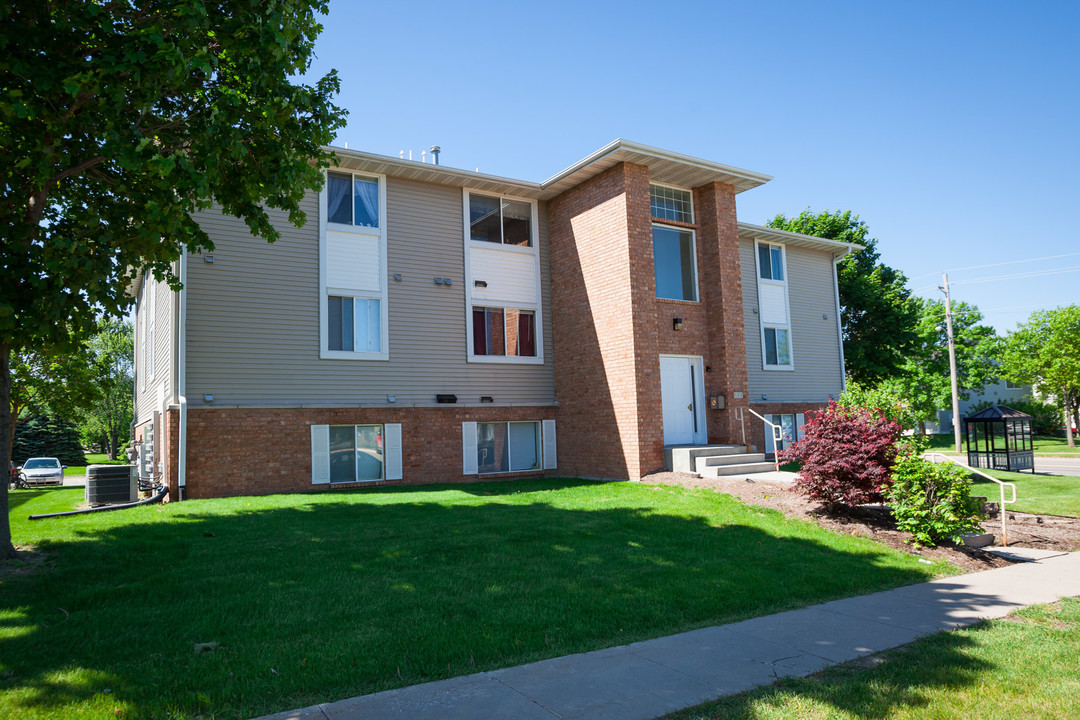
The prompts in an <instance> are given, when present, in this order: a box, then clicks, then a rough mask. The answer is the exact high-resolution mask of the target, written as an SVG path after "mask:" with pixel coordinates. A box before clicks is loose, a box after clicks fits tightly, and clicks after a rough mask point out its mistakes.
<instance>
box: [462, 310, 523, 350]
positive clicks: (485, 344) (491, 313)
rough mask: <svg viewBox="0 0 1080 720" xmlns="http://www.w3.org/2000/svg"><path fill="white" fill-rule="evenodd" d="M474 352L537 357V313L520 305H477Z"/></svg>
mask: <svg viewBox="0 0 1080 720" xmlns="http://www.w3.org/2000/svg"><path fill="white" fill-rule="evenodd" d="M472 313H473V323H472V325H473V342H472V347H473V355H509V356H511V357H536V313H535V312H533V311H532V310H519V309H517V308H490V307H474V308H473V311H472Z"/></svg>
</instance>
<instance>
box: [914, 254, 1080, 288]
mask: <svg viewBox="0 0 1080 720" xmlns="http://www.w3.org/2000/svg"><path fill="white" fill-rule="evenodd" d="M1076 255H1080V252H1073V253H1064V254H1062V255H1047V256H1046V257H1037V258H1026V259H1024V260H1006V261H1005V262H999V263H990V264H988V265H972V266H971V267H962V268H953V269H952V270H946V271H945V272H960V271H961V270H982V269H983V268H990V267H1001V266H1002V265H1018V264H1019V263H1028V262H1038V261H1040V260H1057V259H1058V258H1063V257H1074V256H1076ZM920 277H926V276H925V275H922V276H920ZM953 284H954V285H955V284H956V283H953Z"/></svg>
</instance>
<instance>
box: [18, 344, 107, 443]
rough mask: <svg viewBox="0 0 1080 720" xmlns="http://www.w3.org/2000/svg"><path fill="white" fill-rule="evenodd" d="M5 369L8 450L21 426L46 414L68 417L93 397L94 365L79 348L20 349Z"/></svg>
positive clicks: (87, 404) (85, 351) (94, 389)
mask: <svg viewBox="0 0 1080 720" xmlns="http://www.w3.org/2000/svg"><path fill="white" fill-rule="evenodd" d="M9 366H10V371H11V391H10V393H9V394H8V399H9V403H8V427H9V433H10V434H9V436H8V442H9V443H10V444H9V446H8V449H9V450H10V449H11V448H12V447H14V441H15V433H16V431H17V430H18V428H19V425H20V424H21V423H23V422H25V421H27V420H29V419H30V418H31V417H33V416H37V415H44V414H47V413H51V414H54V415H58V416H61V417H72V416H73V415H74V414H76V413H77V412H79V411H80V410H81V409H82V408H85V407H88V406H89V405H90V403H92V402H93V401H94V398H95V397H96V396H97V386H96V385H95V384H94V372H93V366H94V363H93V361H92V357H91V355H90V353H89V352H88V351H87V350H86V349H85V348H83V347H79V346H76V347H75V348H74V349H72V350H71V351H68V352H63V353H50V352H47V351H45V350H34V349H26V348H24V349H21V350H18V351H15V352H12V354H11V358H10V361H9Z"/></svg>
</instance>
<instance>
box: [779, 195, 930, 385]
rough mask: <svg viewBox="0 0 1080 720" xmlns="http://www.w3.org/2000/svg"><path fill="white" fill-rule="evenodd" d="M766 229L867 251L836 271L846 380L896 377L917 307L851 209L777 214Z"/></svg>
mask: <svg viewBox="0 0 1080 720" xmlns="http://www.w3.org/2000/svg"><path fill="white" fill-rule="evenodd" d="M767 224H768V226H769V227H774V228H777V229H780V230H789V231H791V232H797V233H802V234H804V235H814V236H816V237H823V238H827V239H829V240H839V241H841V242H850V243H857V244H859V245H862V246H864V247H865V249H864V250H861V251H859V252H856V253H853V254H851V255H848V256H847V257H845V258H844V259H843V260H841V261H840V262H839V264H838V265H837V267H836V280H837V286H838V289H839V294H840V315H841V320H842V323H843V338H844V365H845V367H846V369H847V374H848V377H850V378H851V379H852V380H855V381H856V382H859V383H862V384H864V385H876V384H877V383H879V382H881V381H882V380H884V379H886V378H889V377H894V376H896V375H897V374H899V373H900V372H901V367H902V366H903V364H904V360H905V358H906V357H907V354H908V351H909V350H910V349H911V348H912V347H914V345H915V343H916V332H915V325H916V322H917V319H918V306H917V305H916V303H915V302H914V301H913V300H912V298H911V291H910V290H909V289H908V288H907V285H906V283H907V278H906V277H905V276H904V273H902V272H900V271H899V270H895V269H893V268H891V267H889V266H888V265H885V264H884V263H882V262H880V258H881V254H880V253H879V252H878V250H877V245H878V241H877V240H876V239H875V238H872V237H870V236H869V228H868V227H867V225H866V223H865V222H863V221H862V220H860V219H859V216H858V215H852V214H851V211H850V210H845V211H843V212H840V211H836V212H830V211H829V210H825V211H822V212H819V213H814V212H811V211H810V210H809V208H808V209H806V210H803V211H802V212H801V213H799V215H798V216H797V217H793V218H789V217H787V216H785V215H783V214H779V215H777V216H776V217H774V218H773V219H772V220H769V222H768V223H767Z"/></svg>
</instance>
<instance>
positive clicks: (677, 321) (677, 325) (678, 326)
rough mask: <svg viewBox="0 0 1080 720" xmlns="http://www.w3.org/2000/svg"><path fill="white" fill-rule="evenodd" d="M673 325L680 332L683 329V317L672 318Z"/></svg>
mask: <svg viewBox="0 0 1080 720" xmlns="http://www.w3.org/2000/svg"><path fill="white" fill-rule="evenodd" d="M671 325H672V327H674V328H675V332H679V331H680V330H682V318H672V321H671Z"/></svg>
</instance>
